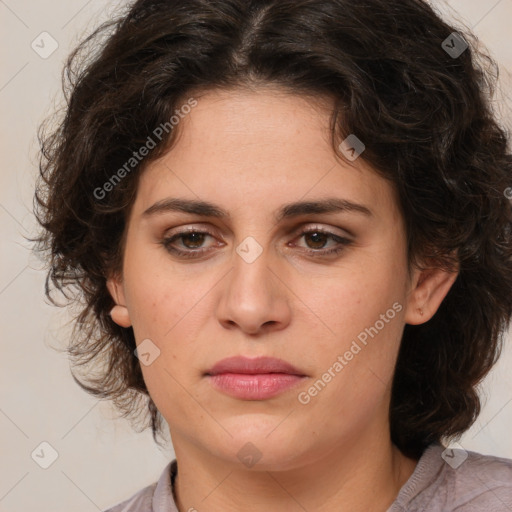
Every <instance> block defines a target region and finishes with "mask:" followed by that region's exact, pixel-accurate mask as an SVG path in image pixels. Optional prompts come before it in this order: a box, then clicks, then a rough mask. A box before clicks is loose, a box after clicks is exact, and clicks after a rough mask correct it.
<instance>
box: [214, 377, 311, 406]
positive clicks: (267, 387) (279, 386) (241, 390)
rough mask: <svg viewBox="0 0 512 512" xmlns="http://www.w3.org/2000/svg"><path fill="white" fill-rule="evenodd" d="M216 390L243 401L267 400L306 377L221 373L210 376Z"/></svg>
mask: <svg viewBox="0 0 512 512" xmlns="http://www.w3.org/2000/svg"><path fill="white" fill-rule="evenodd" d="M208 378H209V380H210V383H211V384H212V386H213V387H214V388H215V389H218V390H219V391H222V392H223V393H226V394H227V395H230V396H233V397H235V398H240V399H242V400H265V399H266V398H271V397H273V396H276V395H278V394H279V393H282V392H284V391H286V390H287V389H290V388H292V387H294V386H296V385H297V384H298V383H299V382H301V381H302V380H303V379H304V377H301V376H299V375H290V374H288V373H258V374H254V375H249V374H245V373H220V374H218V375H209V376H208Z"/></svg>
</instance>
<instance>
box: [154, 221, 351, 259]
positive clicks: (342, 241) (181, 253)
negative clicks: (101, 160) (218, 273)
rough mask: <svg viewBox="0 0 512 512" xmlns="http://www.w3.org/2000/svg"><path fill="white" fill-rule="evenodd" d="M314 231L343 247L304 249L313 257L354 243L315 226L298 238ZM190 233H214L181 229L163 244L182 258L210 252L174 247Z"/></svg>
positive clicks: (333, 253) (162, 242)
mask: <svg viewBox="0 0 512 512" xmlns="http://www.w3.org/2000/svg"><path fill="white" fill-rule="evenodd" d="M312 233H321V234H323V235H327V237H328V238H331V239H332V240H334V241H335V242H338V244H340V245H341V247H335V248H333V249H303V251H304V252H306V253H307V254H308V255H310V256H313V257H325V256H331V255H337V254H340V253H341V252H343V251H344V250H345V248H346V247H347V246H349V245H350V244H351V243H352V240H349V239H348V238H344V237H340V236H338V235H335V234H334V233H331V232H330V231H325V230H323V229H319V228H314V229H309V230H305V231H302V232H301V233H300V234H299V235H298V238H301V237H303V236H304V235H309V234H312ZM190 234H200V235H209V236H211V237H213V235H212V234H211V233H210V232H208V231H200V230H198V229H193V228H192V229H190V230H187V231H181V232H180V233H176V234H175V235H172V236H170V237H167V238H164V239H163V240H162V241H161V244H162V245H163V246H164V247H165V249H166V250H167V251H169V252H170V253H172V254H174V255H176V256H178V257H180V258H197V257H199V256H201V255H203V254H204V253H205V252H208V251H209V249H199V250H193V249H190V250H188V251H182V250H181V249H176V247H172V246H171V244H172V243H173V242H174V241H175V240H177V239H180V238H183V237H184V236H186V235H190Z"/></svg>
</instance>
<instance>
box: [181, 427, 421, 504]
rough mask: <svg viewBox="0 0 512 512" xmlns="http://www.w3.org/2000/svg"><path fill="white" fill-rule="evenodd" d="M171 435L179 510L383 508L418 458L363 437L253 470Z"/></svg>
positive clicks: (389, 502) (388, 444) (408, 475)
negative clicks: (280, 467) (282, 467)
mask: <svg viewBox="0 0 512 512" xmlns="http://www.w3.org/2000/svg"><path fill="white" fill-rule="evenodd" d="M173 439H174V442H175V450H176V458H177V461H178V474H177V476H176V480H175V487H174V489H175V498H176V504H177V506H178V509H179V511H180V512H189V511H195V510H197V511H200V510H208V511H210V512H221V511H222V512H237V511H240V510H246V511H248V512H264V511H265V512H266V511H268V510H287V511H295V510H296V511H297V512H299V511H300V512H304V510H310V511H312V510H314V511H315V512H335V511H336V512H340V511H341V512H344V511H350V512H363V511H364V512H385V511H386V510H387V509H388V508H389V506H390V505H391V504H392V503H393V501H394V500H395V498H396V496H397V494H398V492H399V491H400V488H401V487H402V486H403V485H404V484H405V482H406V481H407V479H408V478H409V477H410V476H411V474H412V473H413V471H414V468H415V467H416V463H417V461H416V460H412V459H409V458H407V457H405V456H404V455H403V454H402V453H401V452H400V451H399V450H398V449H397V448H396V447H395V446H394V445H392V444H391V442H390V441H389V442H382V439H381V440H380V442H376V441H374V442H368V440H366V439H365V440H364V442H363V441H361V442H357V443H354V442H345V443H344V444H343V446H341V445H340V446H338V447H331V449H330V450H329V451H328V452H327V453H325V454H322V456H312V455H311V454H309V455H308V456H307V458H305V459H304V460H301V461H296V462H295V463H294V465H293V467H289V468H287V469H286V470H270V471H268V470H257V469H255V468H256V466H257V465H256V466H255V467H253V468H251V469H249V468H244V467H243V466H242V465H241V464H240V463H239V462H235V461H230V460H225V459H221V458H218V457H213V456H212V455H211V454H210V453H205V452H204V451H202V450H200V449H198V448H197V445H194V444H191V443H190V444H189V443H187V442H186V440H185V439H184V438H180V437H179V436H178V437H177V438H176V437H174V436H173ZM178 439H179V441H178ZM176 441H178V442H176ZM370 490H371V491H370ZM369 491H370V492H369Z"/></svg>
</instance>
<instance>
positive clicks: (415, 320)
mask: <svg viewBox="0 0 512 512" xmlns="http://www.w3.org/2000/svg"><path fill="white" fill-rule="evenodd" d="M458 275H459V270H458V268H457V270H456V271H453V272H448V271H446V270H442V269H439V268H428V269H425V270H420V269H416V270H415V272H414V274H413V278H412V280H411V282H412V288H411V289H410V291H409V299H408V301H407V306H406V311H405V318H404V319H405V323H407V324H411V325H418V324H423V323H425V322H427V321H428V320H430V319H431V318H432V317H433V316H434V314H435V313H436V311H437V310H438V309H439V306H440V305H441V302H442V301H443V299H444V298H445V297H446V295H447V294H448V292H449V291H450V288H451V287H452V285H453V283H454V282H455V280H456V279H457V276H458Z"/></svg>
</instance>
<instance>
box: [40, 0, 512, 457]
mask: <svg viewBox="0 0 512 512" xmlns="http://www.w3.org/2000/svg"><path fill="white" fill-rule="evenodd" d="M465 44H468V45H469V46H468V47H467V48H465V46H464V45H465ZM498 76H499V70H498V66H497V64H496V62H495V61H494V60H493V59H492V57H491V56H489V54H488V52H486V51H485V50H483V49H482V48H481V45H480V44H479V42H478V39H477V38H476V37H475V36H474V34H472V33H471V31H470V30H469V29H467V30H463V31H461V30H460V29H458V30H456V29H455V28H454V27H453V26H451V25H450V24H448V23H446V22H445V21H443V20H442V18H441V17H440V15H439V14H438V13H437V12H436V11H434V10H433V8H432V7H431V6H429V5H428V4H427V3H425V2H424V1H422V0H364V1H358V0H186V1H185V0H138V1H136V2H135V3H133V4H132V5H129V6H127V8H126V11H125V12H122V13H120V15H119V17H118V18H117V19H115V20H112V21H108V22H107V23H104V24H103V25H102V26H100V27H99V28H98V29H97V30H95V31H94V33H93V34H91V35H90V36H89V37H87V39H85V40H84V41H83V42H82V43H80V45H79V46H78V47H77V48H76V49H75V50H74V51H73V53H72V54H71V55H70V57H69V59H68V61H67V63H66V66H65V69H64V73H63V84H64V91H65V95H66V108H65V109H64V115H63V116H62V118H59V121H58V126H57V127H53V128H51V129H50V128H49V126H48V125H46V124H43V125H42V126H41V127H40V131H39V139H40V143H41V148H42V151H41V160H40V166H39V167H40V177H39V180H38V183H37V189H36V194H35V201H34V206H35V214H36V217H37V219H38V221H39V223H40V224H41V226H42V228H43V229H41V232H40V233H38V237H37V238H34V239H32V240H33V241H34V242H37V244H36V250H38V251H44V252H45V257H46V258H47V261H48V274H47V278H46V295H47V296H48V298H49V299H50V300H51V301H52V303H53V304H57V302H56V301H55V299H53V298H52V288H53V287H54V288H55V289H57V290H59V291H60V292H62V293H63V294H64V296H65V297H66V299H67V301H66V304H67V305H70V304H71V303H73V304H77V305H78V306H79V311H78V313H77V315H76V317H75V323H74V326H75V329H74V330H73V334H72V339H71V341H70V343H69V347H68V348H67V350H68V352H69V355H70V360H71V361H72V362H73V365H74V367H75V368H76V369H78V367H80V366H82V365H86V364H88V363H91V364H92V365H93V368H94V370H95V371H94V372H91V373H88V374H86V375H82V376H80V378H77V376H75V375H74V374H73V377H74V378H75V380H76V381H77V382H78V383H79V384H80V386H82V387H83V388H84V389H85V390H87V391H88V392H90V393H92V394H94V395H95V396H97V397H100V398H110V399H112V400H113V401H114V403H115V405H116V406H117V407H118V409H119V410H120V411H121V412H122V413H123V415H124V416H127V417H134V415H135V414H136V413H138V414H140V412H141V410H142V412H143V413H144V418H145V420H146V421H147V420H148V419H149V421H147V423H146V428H147V427H149V426H151V429H152V432H153V438H154V439H155V441H156V442H158V440H157V437H158V434H161V433H162V417H161V415H160V413H159V412H158V410H157V409H156V406H155V404H154V403H153V401H152V400H151V397H150V396H149V394H148V391H147V389H146V386H145V383H144V380H143V377H142V372H141V368H140V363H139V361H138V359H137V358H136V357H135V356H134V349H135V346H136V345H135V339H134V333H133V330H132V328H131V327H130V328H123V327H120V326H119V325H117V324H116V323H114V321H113V320H112V318H111V317H110V315H109V312H110V310H111V309H112V307H113V306H114V301H113V299H112V297H111V296H110V294H109V293H108V290H107V287H106V279H107V277H108V276H109V275H111V274H112V273H117V272H120V270H121V268H122V260H123V247H124V234H125V228H126V219H127V216H128V214H129V212H130V208H131V206H132V204H133V201H134V198H135V194H136V190H137V183H138V179H139V177H140V175H141V172H142V171H143V170H144V168H145V167H146V166H147V165H148V164H149V163H150V162H152V161H154V159H155V158H157V157H159V156H161V155H162V154H164V152H166V151H167V150H168V149H169V148H170V147H171V145H172V142H173V141H174V140H175V136H176V134H177V133H178V130H179V125H178V126H176V129H173V130H170V129H169V130H165V134H163V137H162V138H161V142H159V143H158V144H156V145H155V147H154V148H152V149H151V150H150V151H149V154H148V155H147V156H146V157H145V158H144V159H141V161H140V162H137V165H133V170H131V172H128V170H127V169H126V162H127V161H129V160H130V158H132V157H133V155H134V153H137V151H138V150H139V149H140V148H141V147H142V146H143V145H144V144H146V143H147V140H148V136H150V135H151V134H154V133H155V128H157V127H159V126H163V125H165V123H167V125H169V119H171V117H172V116H173V115H176V111H177V110H178V111H179V109H180V108H181V107H182V105H183V104H184V98H187V97H191V96H192V94H193V93H194V92H199V93H200V92H201V91H208V90H211V89H213V88H232V87H249V88H254V87H261V86H264V85H266V84H269V85H277V86H279V87H282V88H283V89H284V90H286V91H289V92H291V93H294V94H299V95H313V96H315V97H322V96H323V97H329V98H332V99H334V102H333V112H332V118H331V132H332V144H333V148H334V149H335V151H336V148H338V144H339V143H340V141H342V140H344V139H345V137H347V136H348V135H349V134H357V137H358V138H359V139H361V140H362V141H364V143H365V145H366V150H365V152H364V155H363V157H364V159H365V160H366V161H367V162H368V163H370V164H371V165H372V166H373V167H374V168H375V170H376V172H378V173H379V174H380V175H381V176H384V177H385V178H387V179H388V180H389V181H390V182H391V183H392V185H393V187H395V190H396V191H397V193H398V197H399V206H400V208H401V211H402V214H403V216H404V219H405V223H406V235H407V247H408V255H409V265H410V266H412V265H417V266H418V265H419V262H421V261H431V262H435V265H436V266H437V267H438V268H444V269H448V270H453V269H454V268H455V266H456V265H457V264H459V268H460V270H459V275H458V277H457V279H456V281H455V283H454V284H453V286H452V288H451V289H450V291H449V293H448V295H447V296H446V297H445V299H444V301H443V302H442V304H441V306H440V307H439V309H438V311H437V312H436V314H435V315H434V316H433V317H432V318H431V319H430V320H429V321H428V322H426V323H424V324H421V325H406V326H405V329H404V333H403V338H402V340H401V348H400V352H399V356H398V361H397V364H396V371H395V375H394V381H393V388H392V398H391V405H390V425H391V437H392V441H393V443H395V444H396V446H397V447H398V448H399V449H400V450H401V451H402V452H403V453H404V454H405V455H408V456H410V457H419V456H420V455H421V454H422V452H423V451H424V449H425V447H426V446H428V445H429V444H430V443H432V442H435V441H440V440H442V439H443V438H453V437H458V436H460V435H461V434H462V433H463V432H464V431H465V430H467V429H468V428H469V427H470V426H471V424H472V423H473V422H474V421H475V419H476V417H477V416H478V414H479V412H480V400H479V397H478V393H477V385H478V384H479V383H480V382H481V380H482V379H483V377H484V376H485V375H486V374H487V373H488V372H489V370H490V369H491V367H492V366H493V364H494V363H495V362H496V360H497V358H498V357H499V354H500V350H501V347H502V341H503V337H504V333H505V332H506V330H507V328H508V325H509V321H510V317H511V315H512V293H511V292H512V258H511V256H512V241H511V236H510V235H511V229H510V228H511V220H512V213H511V203H510V201H509V199H508V198H507V195H508V194H507V193H506V190H511V191H512V189H509V188H508V187H509V186H510V185H511V181H512V180H511V178H512V155H511V153H510V148H509V147H507V144H508V137H509V134H508V133H507V130H506V129H505V127H504V126H503V125H501V124H500V122H499V120H498V118H497V115H496V113H495V112H494V111H493V108H492V98H493V97H494V94H495V92H496V84H497V79H498ZM162 133H163V132H162ZM338 153H339V151H338ZM340 157H341V158H344V157H343V155H342V154H340ZM123 165H124V166H125V167H124V169H125V171H126V172H124V173H121V172H120V171H118V172H117V175H118V177H119V176H121V174H122V179H119V180H117V181H116V183H114V184H112V178H113V175H114V174H115V172H116V170H120V169H121V168H123ZM108 183H111V184H112V186H109V185H106V184H108ZM114 185H115V186H114ZM107 187H108V194H107V193H104V192H105V190H107ZM72 290H74V292H75V293H71V291H72ZM141 400H142V402H143V404H144V405H142V402H141ZM148 409H149V412H148Z"/></svg>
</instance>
